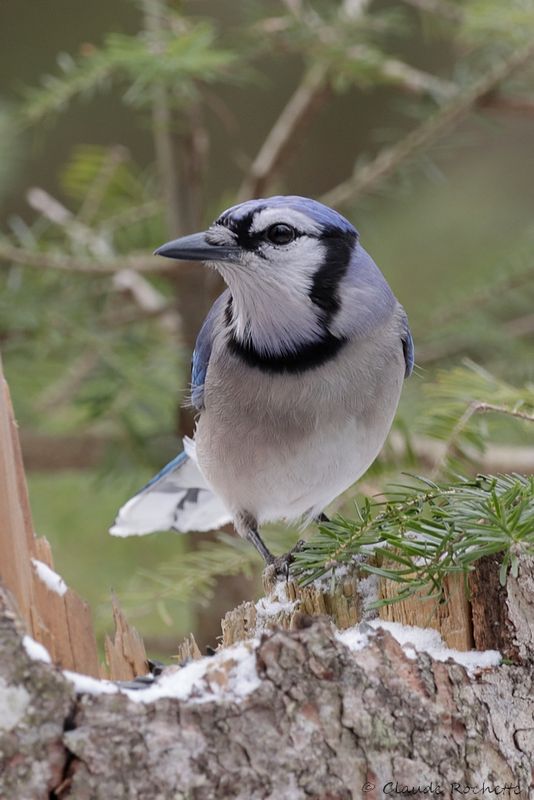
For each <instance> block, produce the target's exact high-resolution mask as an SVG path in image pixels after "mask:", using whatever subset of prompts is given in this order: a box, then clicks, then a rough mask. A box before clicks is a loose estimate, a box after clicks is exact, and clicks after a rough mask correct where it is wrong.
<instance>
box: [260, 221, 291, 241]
mask: <svg viewBox="0 0 534 800" xmlns="http://www.w3.org/2000/svg"><path fill="white" fill-rule="evenodd" d="M296 235H297V232H296V230H295V228H292V227H291V225H284V224H283V223H278V224H277V225H271V227H270V228H267V231H266V236H267V239H268V240H269V241H270V242H272V243H273V244H289V242H292V241H293V239H294V238H295V236H296Z"/></svg>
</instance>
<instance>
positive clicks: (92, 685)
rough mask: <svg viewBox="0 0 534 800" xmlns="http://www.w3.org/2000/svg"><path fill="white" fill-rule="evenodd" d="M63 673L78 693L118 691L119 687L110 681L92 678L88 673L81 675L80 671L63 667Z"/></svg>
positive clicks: (111, 692) (112, 692)
mask: <svg viewBox="0 0 534 800" xmlns="http://www.w3.org/2000/svg"><path fill="white" fill-rule="evenodd" d="M63 675H64V676H65V677H66V678H67V680H69V681H70V682H71V683H73V684H74V688H75V689H76V692H77V693H78V694H115V693H116V692H118V691H119V687H118V686H116V685H115V684H114V683H113V682H112V681H105V680H99V679H98V678H92V677H91V676H90V675H82V674H81V672H71V671H70V670H69V669H64V670H63Z"/></svg>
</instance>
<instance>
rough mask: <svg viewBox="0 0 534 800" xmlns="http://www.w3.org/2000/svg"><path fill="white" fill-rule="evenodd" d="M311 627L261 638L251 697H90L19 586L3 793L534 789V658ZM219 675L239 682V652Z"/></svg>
mask: <svg viewBox="0 0 534 800" xmlns="http://www.w3.org/2000/svg"><path fill="white" fill-rule="evenodd" d="M300 625H301V627H300V628H299V629H297V630H291V631H286V630H276V631H274V632H270V633H267V634H265V635H263V636H262V638H261V640H260V641H259V643H257V644H256V645H255V659H256V668H257V672H258V675H259V678H260V681H259V685H258V686H257V688H256V689H255V690H254V691H252V692H250V693H249V694H247V695H245V696H244V697H242V698H241V699H236V698H235V696H232V695H231V693H228V694H225V692H224V688H223V691H222V692H219V693H218V694H217V696H216V697H215V696H214V699H213V700H211V701H207V702H201V703H199V702H195V701H192V700H185V701H184V700H182V701H180V700H177V699H160V700H157V701H156V702H154V703H152V704H144V703H134V702H132V701H131V700H130V699H128V698H127V697H125V696H122V695H117V694H115V695H105V694H101V695H78V696H77V697H75V696H74V693H73V690H72V688H71V684H69V683H68V682H67V681H66V680H65V679H64V678H63V676H62V674H61V673H60V672H58V671H57V670H56V669H54V668H53V667H51V666H49V665H47V664H44V663H41V662H36V661H32V660H30V659H29V657H28V656H27V655H26V652H25V650H24V648H23V646H22V644H21V631H20V629H19V628H18V626H17V624H16V620H15V619H14V616H13V615H12V614H11V613H10V612H9V610H8V609H7V608H6V604H5V598H4V603H3V607H2V609H1V610H0V650H1V652H2V658H1V660H0V676H1V680H0V687H1V688H2V691H3V693H4V698H6V697H7V698H8V700H7V706H6V701H5V699H4V703H3V708H4V709H5V708H6V707H8V708H10V713H9V715H7V716H6V715H5V713H4V715H3V716H2V719H1V722H0V751H1V754H2V755H1V759H2V760H1V761H0V797H2V798H6V800H7V798H15V797H16V798H21V800H33V798H37V799H39V800H40V798H45V797H52V798H56V799H58V798H61V799H62V800H66V799H67V798H76V800H93V799H94V800H100V799H102V800H104V798H105V800H109V798H114V800H115V798H117V799H118V800H120V799H121V798H129V799H130V798H132V799H133V798H143V799H144V798H147V797H151V798H161V800H164V799H166V798H171V797H172V798H182V799H183V800H185V798H192V799H193V800H208V799H211V798H217V799H218V798H241V799H242V800H255V799H256V798H257V799H258V800H260V799H261V800H264V799H265V798H271V800H274V799H275V798H276V799H277V800H278V799H279V798H282V800H283V799H284V798H287V799H288V800H289V798H291V800H300V799H301V798H302V800H305V798H306V799H307V800H309V798H316V800H319V799H321V800H327V798H328V799H329V800H334V799H335V800H345V799H346V800H349V798H361V797H369V798H378V797H383V796H387V795H388V794H393V795H395V794H399V793H401V794H402V793H404V794H406V792H404V791H403V787H407V788H409V789H411V788H412V787H424V786H427V787H429V786H430V787H431V788H430V789H429V790H427V792H426V794H427V795H428V794H430V795H432V794H437V795H438V796H441V797H459V796H462V795H463V796H468V797H469V796H471V797H474V796H476V794H475V791H474V790H475V789H477V790H478V794H482V789H483V788H484V787H492V788H493V789H494V790H495V789H496V788H502V787H505V786H508V787H518V788H512V789H503V790H502V791H501V792H499V793H500V794H503V795H504V796H516V797H521V798H529V797H531V796H532V794H531V781H532V775H531V769H532V768H531V760H532V753H533V752H534V724H533V717H534V699H533V689H534V687H533V674H532V672H531V671H530V670H528V669H527V668H525V667H522V666H513V665H504V666H501V667H498V668H494V669H491V670H484V671H481V672H479V674H478V675H477V676H476V677H474V678H470V677H469V676H468V675H467V673H466V672H465V670H464V669H463V668H462V667H460V666H459V665H458V664H455V663H452V662H449V663H440V662H434V661H433V660H432V659H431V658H430V657H429V656H428V655H427V654H420V655H419V656H418V657H417V659H414V660H412V659H409V658H407V657H406V655H405V653H404V651H403V650H402V649H401V647H400V646H399V645H398V644H397V642H396V641H395V640H394V639H393V638H392V637H391V636H390V635H389V634H387V633H385V632H382V631H379V632H378V633H376V634H375V635H374V636H372V637H371V638H370V641H369V644H368V645H367V646H366V647H365V648H364V649H362V650H360V651H359V652H357V653H354V652H352V651H350V650H348V649H347V648H346V647H345V646H344V645H343V644H342V643H341V642H340V641H339V640H338V639H337V638H336V637H335V632H334V628H333V627H332V625H331V623H330V622H328V621H327V620H325V619H315V620H312V619H311V618H308V617H306V616H302V617H301V620H300ZM228 662H229V663H230V662H231V651H229V653H228ZM213 680H215V681H217V683H218V685H219V688H220V686H221V685H222V686H223V687H224V685H225V683H224V664H223V665H221V666H220V668H219V670H218V676H215V677H214V678H213ZM455 785H458V786H459V787H460V789H461V791H460V790H457V789H455ZM466 787H471V788H469V789H468V790H467V791H465V789H466ZM529 787H530V788H529ZM49 792H50V794H49ZM488 793H489V792H488V790H486V792H485V794H488ZM412 794H415V792H412ZM494 794H497V792H494ZM421 795H423V791H421Z"/></svg>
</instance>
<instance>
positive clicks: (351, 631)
mask: <svg viewBox="0 0 534 800" xmlns="http://www.w3.org/2000/svg"><path fill="white" fill-rule="evenodd" d="M380 628H383V629H384V630H386V631H388V632H389V633H390V634H391V635H392V636H393V638H394V639H396V640H397V642H398V643H399V644H400V645H401V647H402V649H403V650H404V652H405V654H406V656H407V657H408V658H417V653H428V655H429V656H431V658H433V659H434V660H435V661H448V660H449V659H452V660H453V661H456V663H457V664H461V665H462V666H463V667H465V669H466V670H467V672H468V673H469V675H470V676H471V677H472V676H473V675H474V674H475V673H476V672H477V670H480V669H488V668H490V667H497V666H499V664H500V663H501V661H502V656H501V654H500V653H499V652H498V651H497V650H483V651H479V650H468V651H466V652H462V651H460V650H453V649H451V648H449V647H447V646H446V644H445V642H444V641H443V639H442V638H441V636H440V635H439V633H438V632H437V631H435V630H434V629H433V628H418V627H416V626H414V625H401V624H400V623H399V622H386V621H384V620H381V619H374V620H371V621H369V622H367V623H364V624H363V625H355V626H354V627H353V628H348V629H347V630H344V631H337V632H336V638H337V639H338V640H339V641H340V642H343V644H344V645H346V646H347V647H348V648H349V649H350V650H354V651H357V650H362V649H363V648H364V647H365V646H366V645H367V644H368V642H369V638H370V636H371V634H372V633H373V631H377V630H379V629H380Z"/></svg>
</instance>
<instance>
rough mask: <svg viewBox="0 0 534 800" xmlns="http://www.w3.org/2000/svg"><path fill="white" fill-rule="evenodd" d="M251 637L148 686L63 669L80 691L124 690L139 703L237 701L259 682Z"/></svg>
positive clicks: (163, 675)
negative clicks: (134, 686)
mask: <svg viewBox="0 0 534 800" xmlns="http://www.w3.org/2000/svg"><path fill="white" fill-rule="evenodd" d="M257 644H258V641H257V640H256V639H252V640H250V641H247V642H240V643H239V644H236V645H234V646H233V647H228V648H226V649H225V650H223V651H221V652H220V653H216V654H215V655H214V656H206V657H205V658H200V659H198V660H197V661H191V662H190V663H189V664H186V665H185V666H184V667H176V668H174V669H173V668H172V667H171V668H168V669H167V670H165V671H164V672H163V674H162V675H160V676H158V678H157V679H156V680H155V681H154V683H153V684H152V685H150V686H148V687H147V688H139V689H127V688H126V687H123V686H118V685H117V684H115V683H113V682H112V681H107V680H98V679H97V678H91V677H90V676H89V675H81V674H80V673H78V672H70V671H69V670H64V671H63V674H64V675H65V677H66V678H68V680H69V681H71V683H73V684H74V687H75V689H76V691H77V692H78V693H79V694H115V693H120V694H125V695H126V696H127V697H129V698H130V700H133V701H134V702H136V703H152V702H154V701H155V700H159V699H160V698H162V697H170V698H174V699H176V700H188V701H189V702H192V703H208V702H210V701H211V700H228V701H233V702H238V701H239V700H241V699H242V698H244V697H246V696H247V695H248V694H250V693H251V692H253V691H254V690H255V689H257V688H258V686H259V685H260V679H259V677H258V673H257V671H256V656H255V653H254V648H255V647H256V646H257Z"/></svg>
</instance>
